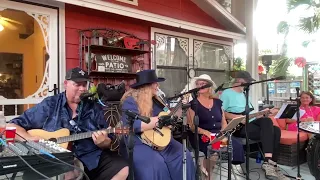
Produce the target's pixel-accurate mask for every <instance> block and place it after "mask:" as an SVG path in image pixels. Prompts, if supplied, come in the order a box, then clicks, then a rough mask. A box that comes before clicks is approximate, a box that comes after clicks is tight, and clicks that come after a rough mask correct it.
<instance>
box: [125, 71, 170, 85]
mask: <svg viewBox="0 0 320 180" xmlns="http://www.w3.org/2000/svg"><path fill="white" fill-rule="evenodd" d="M165 80H166V79H165V78H162V77H158V76H157V74H156V71H155V70H153V69H149V70H143V71H139V72H138V73H137V76H136V83H134V84H132V85H131V86H130V87H131V88H134V89H136V88H139V87H141V86H143V85H146V84H152V83H155V82H162V81H165Z"/></svg>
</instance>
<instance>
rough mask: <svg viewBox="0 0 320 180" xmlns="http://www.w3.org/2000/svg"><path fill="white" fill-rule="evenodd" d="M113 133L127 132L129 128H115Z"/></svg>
mask: <svg viewBox="0 0 320 180" xmlns="http://www.w3.org/2000/svg"><path fill="white" fill-rule="evenodd" d="M114 133H115V134H129V128H127V127H122V128H115V130H114Z"/></svg>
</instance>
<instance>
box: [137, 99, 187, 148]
mask: <svg viewBox="0 0 320 180" xmlns="http://www.w3.org/2000/svg"><path fill="white" fill-rule="evenodd" d="M156 99H157V100H158V101H159V102H161V103H162V104H163V105H164V106H165V107H167V106H166V105H165V103H164V102H162V101H161V100H160V99H159V98H156ZM181 106H182V101H181V100H180V101H179V102H178V103H177V104H176V106H175V107H174V108H173V109H172V111H162V112H160V113H159V114H158V117H160V116H168V115H169V116H173V115H174V114H175V113H176V112H177V111H178V110H179V108H180V107H181ZM171 134H172V131H171V129H170V128H169V127H162V128H161V129H159V128H158V127H155V128H153V129H152V130H147V131H144V132H143V133H142V134H141V138H142V139H143V140H144V141H145V142H146V143H147V144H148V145H150V146H151V147H152V148H153V149H156V150H163V149H164V148H165V147H167V145H168V144H169V143H170V140H171Z"/></svg>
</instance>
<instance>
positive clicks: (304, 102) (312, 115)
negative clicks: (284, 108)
mask: <svg viewBox="0 0 320 180" xmlns="http://www.w3.org/2000/svg"><path fill="white" fill-rule="evenodd" d="M300 102H301V105H300V109H301V110H305V114H304V115H303V116H301V118H300V120H301V121H302V122H308V121H320V116H319V115H320V108H319V107H317V106H314V103H315V97H314V96H313V94H311V93H310V92H306V91H302V92H301V93H300ZM286 123H287V124H288V127H287V129H288V130H289V131H297V120H294V119H286ZM308 135H309V137H312V134H310V133H309V134H308Z"/></svg>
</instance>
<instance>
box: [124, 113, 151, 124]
mask: <svg viewBox="0 0 320 180" xmlns="http://www.w3.org/2000/svg"><path fill="white" fill-rule="evenodd" d="M124 113H125V114H126V115H127V116H129V117H130V118H133V119H140V120H141V121H142V122H145V123H147V124H149V123H150V118H149V117H145V116H140V115H139V114H138V113H135V112H133V111H131V110H125V112H124Z"/></svg>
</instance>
